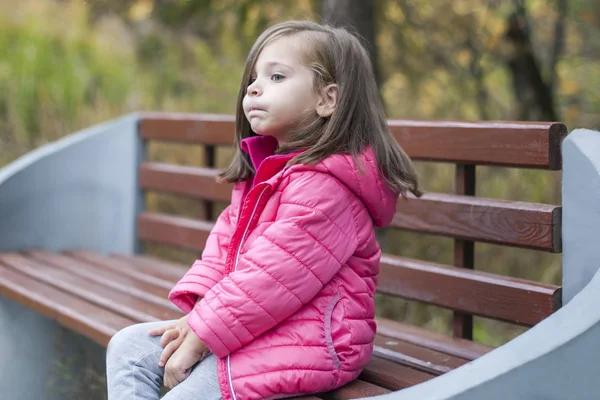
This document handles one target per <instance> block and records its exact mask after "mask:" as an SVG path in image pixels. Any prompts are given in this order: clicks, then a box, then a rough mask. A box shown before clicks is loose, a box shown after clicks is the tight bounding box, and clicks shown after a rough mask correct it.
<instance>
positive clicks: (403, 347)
mask: <svg viewBox="0 0 600 400" xmlns="http://www.w3.org/2000/svg"><path fill="white" fill-rule="evenodd" d="M373 354H374V355H376V356H378V357H380V358H384V359H386V360H390V361H393V362H395V363H398V364H401V365H405V366H407V367H410V368H414V369H416V370H419V371H423V372H426V373H428V374H432V375H442V374H445V373H446V372H448V371H451V370H453V369H455V368H458V367H460V366H462V365H464V364H466V363H467V362H468V361H467V360H464V359H462V358H458V357H455V356H451V355H448V354H445V353H441V352H439V351H435V350H431V349H427V348H425V347H421V346H417V345H415V344H412V343H408V342H405V341H403V340H398V339H396V338H392V337H387V336H383V335H381V334H378V335H377V336H376V337H375V342H374V350H373Z"/></svg>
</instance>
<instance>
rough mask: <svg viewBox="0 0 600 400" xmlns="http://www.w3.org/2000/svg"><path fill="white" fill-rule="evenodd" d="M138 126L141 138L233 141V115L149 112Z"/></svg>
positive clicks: (229, 143)
mask: <svg viewBox="0 0 600 400" xmlns="http://www.w3.org/2000/svg"><path fill="white" fill-rule="evenodd" d="M139 130H140V133H141V134H142V137H143V138H144V139H155V140H172V141H178V142H197V143H202V144H209V145H232V144H233V137H234V135H235V117H234V116H233V115H218V114H179V113H148V114H145V115H143V116H142V118H141V120H140V124H139Z"/></svg>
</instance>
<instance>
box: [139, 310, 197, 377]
mask: <svg viewBox="0 0 600 400" xmlns="http://www.w3.org/2000/svg"><path fill="white" fill-rule="evenodd" d="M187 318H188V316H187V315H186V316H184V317H182V318H180V319H179V320H177V322H175V323H173V324H171V325H167V326H164V327H161V328H156V329H152V330H151V331H150V332H148V333H149V334H150V336H158V335H162V337H161V338H160V345H161V346H162V347H163V348H164V349H163V351H162V353H161V355H160V359H159V361H158V366H159V367H164V366H165V364H166V363H167V360H169V357H171V355H172V354H173V353H174V352H175V351H176V350H177V349H178V348H179V346H181V344H182V343H183V341H184V340H185V338H186V336H187V335H188V334H189V332H190V331H191V329H190V326H189V325H188V323H187ZM194 336H196V335H194Z"/></svg>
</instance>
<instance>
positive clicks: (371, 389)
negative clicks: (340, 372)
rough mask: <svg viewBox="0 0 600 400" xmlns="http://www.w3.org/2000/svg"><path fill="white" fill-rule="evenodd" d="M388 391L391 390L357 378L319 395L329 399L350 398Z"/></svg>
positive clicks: (377, 394) (341, 399) (376, 394)
mask: <svg viewBox="0 0 600 400" xmlns="http://www.w3.org/2000/svg"><path fill="white" fill-rule="evenodd" d="M387 393H390V390H388V389H384V388H382V387H380V386H377V385H374V384H372V383H369V382H365V381H361V380H360V379H357V380H355V381H352V382H350V383H349V384H347V385H346V386H343V387H341V388H339V389H337V390H334V391H331V392H328V393H325V394H322V395H319V397H321V398H322V399H327V400H348V399H358V398H364V397H372V396H379V395H382V394H387Z"/></svg>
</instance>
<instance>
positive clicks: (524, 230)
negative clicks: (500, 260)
mask: <svg viewBox="0 0 600 400" xmlns="http://www.w3.org/2000/svg"><path fill="white" fill-rule="evenodd" d="M397 209H398V212H397V213H396V215H395V216H394V220H393V222H392V224H391V226H394V227H397V228H402V229H407V230H411V231H416V232H423V233H429V234H434V235H444V236H452V237H455V238H459V239H464V240H475V241H484V242H489V243H497V244H504V245H510V246H517V247H524V248H531V249H537V250H544V251H549V252H555V253H556V252H560V251H561V247H562V242H561V214H562V213H561V207H560V206H554V205H546V204H538V203H526V202H518V201H510V200H499V199H488V198H481V197H471V196H460V195H452V194H442V193H427V194H425V195H423V197H421V198H420V199H416V198H407V199H399V200H398V205H397Z"/></svg>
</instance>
